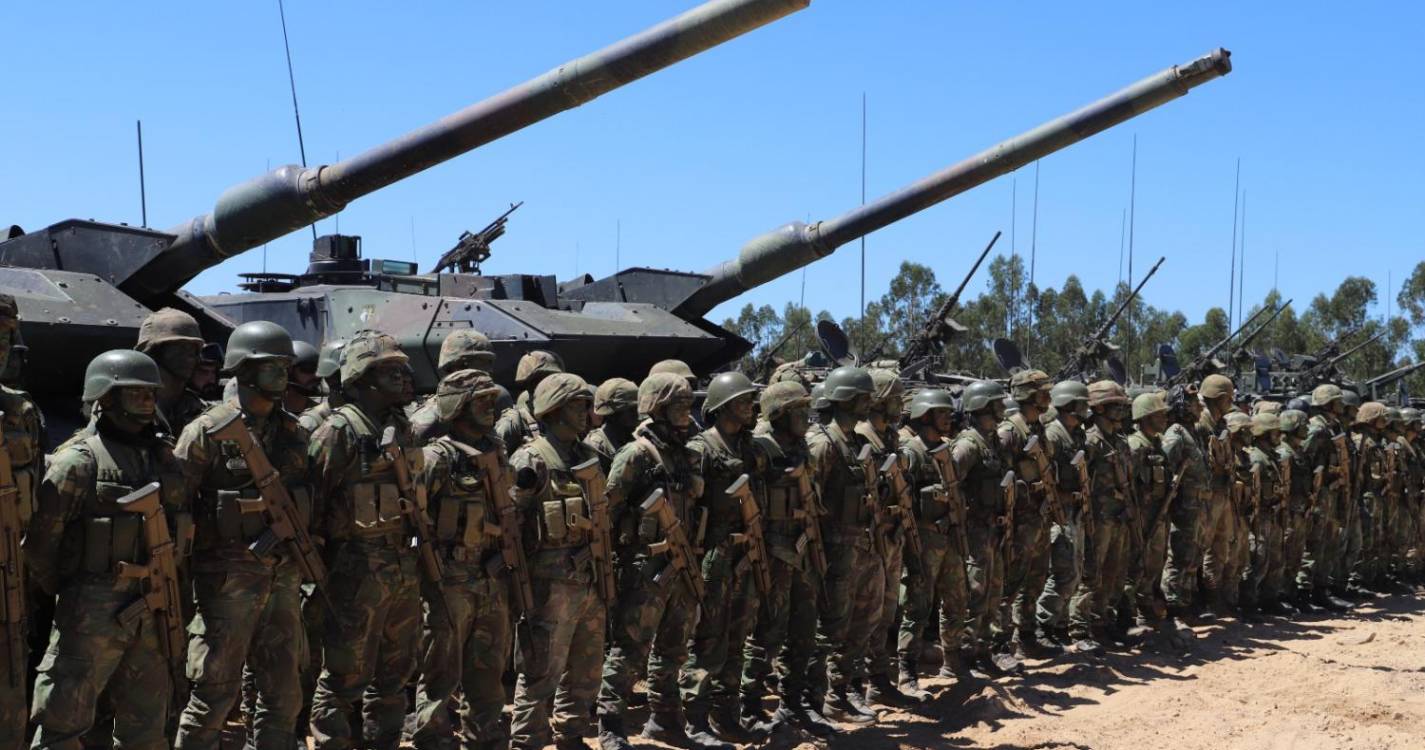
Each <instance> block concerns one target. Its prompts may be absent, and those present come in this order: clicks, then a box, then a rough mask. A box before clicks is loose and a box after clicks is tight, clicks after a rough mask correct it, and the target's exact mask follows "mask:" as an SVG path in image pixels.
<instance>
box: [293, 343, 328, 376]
mask: <svg viewBox="0 0 1425 750" xmlns="http://www.w3.org/2000/svg"><path fill="white" fill-rule="evenodd" d="M319 362H321V354H320V353H319V352H318V351H317V347H315V346H312V345H311V344H308V343H307V342H305V341H301V340H297V341H293V342H292V366H293V367H299V368H300V367H305V368H307V369H310V370H316V369H317V364H318V363H319Z"/></svg>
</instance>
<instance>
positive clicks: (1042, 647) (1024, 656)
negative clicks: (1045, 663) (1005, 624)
mask: <svg viewBox="0 0 1425 750" xmlns="http://www.w3.org/2000/svg"><path fill="white" fill-rule="evenodd" d="M1014 647H1015V656H1018V657H1019V658H1020V660H1021V661H1025V660H1028V659H1047V658H1049V657H1051V656H1054V655H1055V654H1058V653H1061V652H1062V651H1063V650H1064V649H1062V648H1060V647H1059V644H1057V643H1054V642H1053V641H1051V640H1049V639H1048V638H1047V637H1045V636H1044V634H1043V633H1042V632H1041V631H1037V630H1021V631H1019V632H1018V633H1016V635H1015V638H1014Z"/></svg>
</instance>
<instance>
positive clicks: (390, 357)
mask: <svg viewBox="0 0 1425 750" xmlns="http://www.w3.org/2000/svg"><path fill="white" fill-rule="evenodd" d="M229 355H230V356H231V352H229ZM391 361H395V362H401V363H407V362H410V361H411V360H410V358H409V357H407V356H406V353H405V352H403V351H401V346H400V344H398V343H396V339H395V337H394V336H391V335H390V334H386V333H382V332H380V331H373V330H370V329H367V330H363V331H357V332H356V335H355V336H352V337H351V341H349V342H347V344H346V347H345V348H343V349H342V354H341V382H342V383H344V384H346V385H351V384H352V383H355V382H356V381H358V380H360V379H361V376H362V375H365V374H366V371H367V370H370V369H371V367H372V366H373V365H376V364H378V363H381V362H391Z"/></svg>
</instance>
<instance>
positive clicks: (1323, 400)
mask: <svg viewBox="0 0 1425 750" xmlns="http://www.w3.org/2000/svg"><path fill="white" fill-rule="evenodd" d="M1340 400H1341V386H1339V385H1336V384H1335V383H1322V384H1321V385H1318V386H1316V387H1315V388H1313V389H1312V390H1311V405H1312V406H1325V405H1327V404H1329V403H1331V402H1332V401H1340Z"/></svg>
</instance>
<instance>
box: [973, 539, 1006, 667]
mask: <svg viewBox="0 0 1425 750" xmlns="http://www.w3.org/2000/svg"><path fill="white" fill-rule="evenodd" d="M965 537H966V541H967V542H968V543H969V548H970V557H969V559H967V560H966V561H965V579H966V583H967V586H968V590H969V594H970V596H969V600H968V601H967V606H966V612H965V638H966V639H967V643H968V646H969V649H970V650H971V651H973V652H976V653H982V652H986V651H988V650H989V648H990V638H991V627H992V626H993V625H994V622H995V620H996V619H997V618H998V617H999V610H1000V601H1001V599H1002V598H1003V596H1004V556H1003V550H1002V546H1003V545H1002V540H1003V531H1002V529H1001V527H999V526H996V525H994V522H993V521H992V520H990V519H988V518H982V517H973V516H972V517H971V518H970V520H969V525H968V526H967V528H966V529H965Z"/></svg>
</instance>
